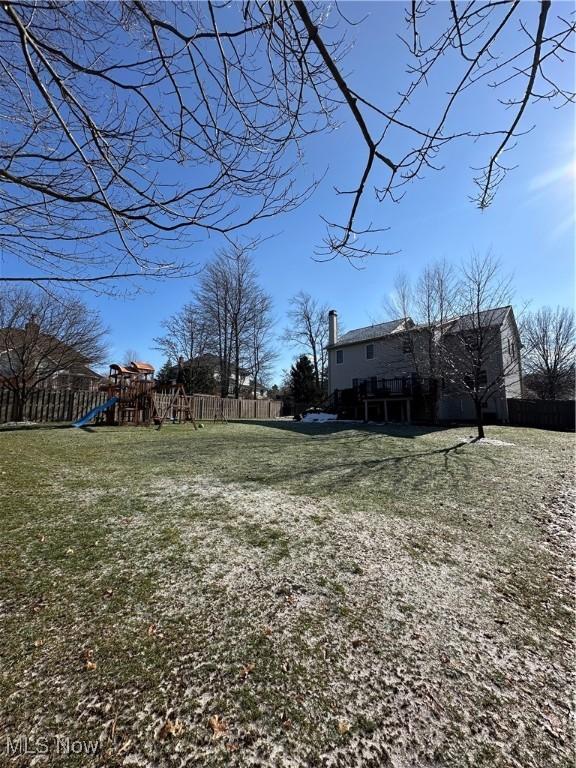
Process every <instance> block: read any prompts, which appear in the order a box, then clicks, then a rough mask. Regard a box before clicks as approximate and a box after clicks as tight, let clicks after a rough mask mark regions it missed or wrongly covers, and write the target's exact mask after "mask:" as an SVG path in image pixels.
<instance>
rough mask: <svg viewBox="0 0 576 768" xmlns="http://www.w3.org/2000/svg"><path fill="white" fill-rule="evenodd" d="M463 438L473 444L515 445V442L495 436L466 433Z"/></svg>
mask: <svg viewBox="0 0 576 768" xmlns="http://www.w3.org/2000/svg"><path fill="white" fill-rule="evenodd" d="M462 440H463V442H465V443H470V444H471V445H510V446H514V445H515V443H508V442H506V441H505V440H496V439H495V438H493V437H474V435H466V437H462Z"/></svg>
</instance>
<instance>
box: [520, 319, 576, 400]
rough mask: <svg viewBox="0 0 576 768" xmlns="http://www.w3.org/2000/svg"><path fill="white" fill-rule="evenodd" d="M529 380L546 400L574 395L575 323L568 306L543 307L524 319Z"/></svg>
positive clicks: (523, 330)
mask: <svg viewBox="0 0 576 768" xmlns="http://www.w3.org/2000/svg"><path fill="white" fill-rule="evenodd" d="M522 333H523V341H524V345H525V352H524V370H525V372H526V382H527V384H528V386H529V388H530V390H532V391H533V392H535V393H536V396H537V397H538V398H540V399H543V400H559V399H563V398H573V397H574V374H575V365H576V324H575V321H574V312H573V310H571V309H568V308H567V307H556V309H552V308H551V307H542V308H541V309H538V310H537V311H536V312H530V313H529V314H527V316H526V317H525V318H524V322H523V326H522Z"/></svg>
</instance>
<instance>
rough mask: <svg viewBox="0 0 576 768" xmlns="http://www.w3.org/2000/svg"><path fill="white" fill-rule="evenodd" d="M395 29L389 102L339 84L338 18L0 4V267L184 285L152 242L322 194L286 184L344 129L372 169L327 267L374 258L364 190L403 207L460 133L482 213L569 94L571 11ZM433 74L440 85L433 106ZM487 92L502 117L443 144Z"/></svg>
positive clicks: (261, 10) (497, 8)
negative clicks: (155, 278) (303, 160)
mask: <svg viewBox="0 0 576 768" xmlns="http://www.w3.org/2000/svg"><path fill="white" fill-rule="evenodd" d="M346 12H349V9H348V8H346ZM396 32H398V33H399V34H403V35H404V36H405V42H406V56H407V66H408V76H407V80H406V82H404V83H399V84H398V87H395V88H393V89H392V90H391V93H394V94H395V96H394V99H393V100H392V101H391V102H390V103H381V102H380V101H374V100H373V94H366V93H363V91H362V83H355V82H354V79H353V77H351V76H349V75H348V74H347V71H346V68H345V62H346V56H345V53H346V48H345V45H344V43H345V40H346V35H347V36H348V38H349V39H352V38H356V39H358V40H360V41H361V38H362V25H361V24H360V25H358V26H356V25H355V23H353V22H352V21H349V20H348V19H347V18H346V17H345V16H344V13H343V10H342V9H341V8H339V7H338V6H337V5H331V4H324V3H312V2H308V3H304V2H298V1H295V2H274V3H272V2H270V3H268V2H266V3H263V2H250V3H243V4H241V3H232V4H229V3H223V4H221V3H215V2H207V3H191V2H181V3H176V2H169V3H160V2H158V3H157V2H147V1H146V0H134V2H98V3H96V2H66V1H63V2H55V1H52V0H20V1H18V2H6V3H3V4H2V6H1V9H0V36H1V37H0V39H1V43H2V44H1V46H0V72H1V78H2V81H1V82H2V89H1V91H0V108H1V113H0V114H1V117H0V120H1V132H0V185H1V187H0V189H1V192H2V194H1V197H0V249H1V251H2V253H3V254H4V257H5V258H6V256H7V257H8V258H9V259H10V263H14V262H13V260H14V261H15V260H18V261H20V262H24V263H26V264H28V265H29V267H30V268H31V269H32V272H31V277H34V278H35V279H37V280H40V279H44V280H46V279H50V280H55V279H57V280H61V281H62V280H64V281H67V280H77V279H78V278H79V277H80V278H81V279H82V280H83V281H84V283H85V284H88V283H89V281H93V280H98V279H102V278H106V279H109V277H110V276H112V277H114V278H116V277H118V276H121V275H130V274H152V275H170V274H174V273H178V272H179V271H180V270H181V269H182V268H183V266H185V264H186V262H187V257H182V256H181V253H182V251H178V250H175V251H174V256H173V257H172V258H171V259H170V260H168V261H167V260H166V258H165V256H164V257H162V258H161V257H160V256H159V255H158V253H159V251H158V250H156V249H155V247H154V246H156V245H157V243H158V242H159V240H160V241H163V242H164V243H165V242H166V241H168V242H170V243H172V244H173V245H174V246H179V247H181V248H182V247H188V246H189V244H190V243H191V242H193V241H194V239H195V238H199V237H204V236H205V235H206V234H207V233H215V234H218V235H220V236H225V237H226V236H230V235H231V234H232V233H235V232H237V231H238V230H240V229H241V228H243V227H245V226H248V225H249V224H251V223H253V222H256V221H257V220H259V219H261V218H263V217H271V216H275V215H277V214H279V213H281V212H283V211H286V210H289V209H291V208H293V207H294V206H295V205H297V204H298V203H299V202H300V201H302V199H304V198H305V197H306V196H307V195H308V193H309V192H310V191H311V190H312V189H313V187H314V182H312V183H311V184H310V185H309V186H305V185H304V186H302V185H299V184H298V183H297V181H298V174H297V169H298V165H299V160H300V152H301V149H302V147H303V140H304V139H305V138H306V137H308V136H310V135H311V134H315V133H317V132H319V131H323V130H326V129H329V128H331V127H333V126H335V125H336V124H338V121H347V122H351V124H353V125H355V126H356V127H357V130H358V140H359V142H361V143H362V144H363V146H364V148H365V161H364V163H363V166H362V167H360V168H359V169H358V173H357V175H356V177H355V178H352V179H350V183H349V185H348V188H347V189H345V190H336V194H342V195H346V196H347V197H346V198H345V199H346V200H349V206H348V208H347V212H346V213H345V214H344V216H343V218H342V220H333V219H332V217H331V216H329V215H326V219H325V220H326V225H327V231H326V237H325V239H324V243H323V248H322V250H323V252H324V253H325V254H326V255H328V256H329V257H331V256H334V255H337V254H342V255H344V256H346V257H354V256H357V255H363V254H365V253H367V252H371V251H373V250H375V249H374V248H373V247H371V246H370V245H369V244H368V242H366V240H365V238H364V237H362V235H367V234H368V233H369V232H371V231H373V230H372V227H371V226H370V225H369V224H367V223H365V222H363V216H362V198H363V196H364V195H365V194H367V193H368V192H370V191H374V192H375V194H376V196H377V198H378V199H379V200H381V201H385V200H387V199H390V200H396V199H398V197H399V196H400V195H401V194H402V188H403V187H404V185H406V184H407V183H409V182H411V181H413V180H415V179H418V178H419V177H420V176H421V174H422V172H424V171H425V170H427V169H431V168H434V167H435V166H436V164H437V163H439V154H440V153H441V150H442V149H443V148H444V147H445V145H446V144H448V143H449V142H451V141H454V140H456V139H464V138H474V139H475V138H478V137H479V136H483V137H484V138H486V140H487V142H488V143H487V147H486V162H485V165H484V167H483V168H482V169H481V170H480V171H478V172H477V173H476V179H475V181H476V184H477V195H476V201H477V203H478V205H480V206H481V207H485V206H487V205H489V204H490V203H491V201H492V199H493V197H494V194H495V192H496V189H497V187H498V185H499V184H500V182H501V181H502V180H503V178H504V176H505V174H506V170H507V163H506V162H505V161H504V157H505V153H506V152H507V151H508V150H510V149H511V148H512V147H513V144H514V142H515V141H516V137H517V136H519V135H520V134H521V132H522V131H523V130H526V129H527V128H529V127H530V125H529V124H527V123H526V113H527V112H528V111H529V108H530V106H531V105H533V103H534V102H536V101H539V100H543V99H544V100H547V101H550V102H551V104H552V105H553V106H561V105H563V104H565V103H566V102H568V101H572V100H573V97H574V95H573V93H572V92H571V90H570V89H569V88H568V87H567V86H566V85H565V84H563V83H562V82H561V80H562V77H565V78H567V79H568V80H569V81H570V78H571V62H570V61H566V59H567V57H568V56H569V55H570V53H571V51H570V46H571V43H572V40H571V39H570V37H571V35H573V33H574V23H573V20H572V19H571V18H569V8H568V7H567V6H566V5H564V4H562V3H558V4H557V6H556V7H555V8H552V6H551V3H550V2H549V0H542V1H541V2H539V3H520V2H518V0H501V1H500V2H468V3H462V4H459V3H454V2H450V3H448V2H446V3H439V4H437V5H435V4H434V3H429V2H412V3H408V4H407V7H406V18H405V28H404V29H403V30H400V29H399V30H396ZM385 57H386V52H385V50H384V51H383V53H382V69H383V71H385V69H386V58H385ZM438 71H439V72H440V73H443V75H442V77H443V78H446V77H447V75H446V73H447V72H448V73H449V75H448V80H446V81H445V82H449V87H448V88H446V87H445V86H443V91H442V94H441V97H438V98H435V100H434V102H433V105H432V107H430V105H429V103H428V102H429V101H430V99H429V94H427V93H426V91H427V89H428V88H429V87H430V84H431V83H433V82H434V79H435V77H436V74H437V72H438ZM564 72H567V73H568V74H566V75H565V74H564ZM442 82H444V80H443V81H442ZM484 84H490V85H491V86H492V87H493V89H494V100H495V103H497V102H498V100H504V101H505V102H506V103H507V105H508V107H509V109H508V110H506V111H505V112H504V113H503V112H502V111H501V110H500V111H495V112H494V121H495V124H493V125H490V126H486V125H482V126H479V125H474V124H472V125H469V126H467V127H466V128H464V129H462V128H461V127H459V128H458V129H457V130H456V129H454V130H453V127H454V125H456V124H457V125H458V126H460V125H461V122H458V123H456V124H455V123H453V122H452V117H453V114H454V113H456V112H457V111H458V108H459V107H460V104H461V101H462V98H463V96H464V94H465V93H467V92H468V91H470V89H477V88H481V87H482V86H483V85H484ZM397 91H401V92H400V94H399V95H398V94H397ZM421 98H422V99H424V102H425V103H427V106H426V108H425V109H421V110H420V111H415V110H414V105H417V104H418V100H419V99H421ZM426 99H428V102H426ZM424 116H425V117H424ZM161 252H162V253H165V249H161ZM178 254H180V255H178ZM9 278H10V275H4V278H3V279H9ZM19 279H21V278H19Z"/></svg>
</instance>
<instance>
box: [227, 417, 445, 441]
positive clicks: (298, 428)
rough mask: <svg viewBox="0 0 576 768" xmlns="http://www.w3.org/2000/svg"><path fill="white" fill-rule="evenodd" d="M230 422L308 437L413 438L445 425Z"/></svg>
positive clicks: (441, 429) (358, 422)
mask: <svg viewBox="0 0 576 768" xmlns="http://www.w3.org/2000/svg"><path fill="white" fill-rule="evenodd" d="M230 423H231V424H245V425H250V426H258V427H268V428H272V429H279V430H283V431H285V432H291V433H293V434H300V435H307V436H310V437H322V436H329V435H337V434H338V433H342V432H350V431H354V432H366V433H369V434H374V435H390V437H405V438H409V439H414V438H417V437H422V435H427V434H430V433H434V432H444V431H446V427H438V426H435V425H427V424H403V423H395V422H387V423H385V424H384V423H383V424H373V423H366V422H363V421H325V422H305V421H281V420H278V421H276V420H274V419H271V420H270V421H266V420H265V419H264V420H259V419H250V420H246V419H243V420H235V421H232V420H231V421H230Z"/></svg>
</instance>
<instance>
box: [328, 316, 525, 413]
mask: <svg viewBox="0 0 576 768" xmlns="http://www.w3.org/2000/svg"><path fill="white" fill-rule="evenodd" d="M328 324H329V343H328V386H329V394H330V395H331V396H332V397H333V398H334V399H335V401H337V402H338V403H339V404H340V405H342V404H344V407H345V408H344V409H345V411H346V413H347V415H349V416H353V417H355V418H366V419H370V420H382V421H411V420H412V419H413V418H421V417H424V416H425V415H427V416H430V412H429V409H428V411H427V412H426V414H425V410H426V408H425V407H424V406H425V405H426V400H427V399H428V403H429V402H430V399H431V398H435V399H437V403H438V410H437V416H438V418H439V419H441V420H447V421H458V420H466V421H468V420H473V419H474V403H473V401H472V399H471V397H469V396H468V395H467V394H466V393H465V392H464V389H465V385H464V382H463V381H458V379H457V376H455V375H453V376H452V377H450V376H448V375H446V377H445V376H444V375H442V376H441V377H440V376H434V375H432V374H433V372H431V371H430V370H429V356H427V352H426V350H427V349H428V344H429V343H430V340H432V343H434V344H438V343H442V344H443V345H445V347H444V349H445V350H446V351H447V352H451V353H452V360H454V358H455V356H456V355H455V350H457V349H458V347H459V346H462V343H463V342H465V343H467V342H466V340H467V337H468V336H470V335H471V330H472V328H473V326H474V323H473V321H472V320H471V316H462V317H457V318H451V319H450V320H448V321H446V322H445V323H444V324H443V325H442V328H441V333H440V332H439V330H438V329H437V328H436V329H430V328H429V327H426V326H417V325H415V324H414V322H413V321H412V320H411V319H410V318H399V319H397V320H391V321H389V322H386V323H379V324H377V325H370V326H366V327H364V328H357V329H355V330H352V331H348V333H345V334H344V335H343V336H339V335H338V317H337V313H336V312H335V311H334V310H331V311H330V313H329V316H328ZM480 325H481V327H482V328H484V327H486V328H489V329H490V340H491V343H490V351H489V354H487V355H486V359H485V360H483V362H482V366H483V367H482V370H481V371H480V377H481V380H482V381H485V382H486V386H487V387H488V388H489V389H487V396H486V398H485V403H483V406H482V407H483V411H484V414H485V417H486V419H487V420H497V421H502V422H506V421H508V407H507V398H511V397H521V392H522V389H521V362H520V348H521V343H520V337H519V334H518V328H517V326H516V321H515V319H514V313H513V310H512V307H501V308H497V309H494V310H487V311H486V312H483V313H481V315H480ZM440 336H441V338H442V341H441V342H437V341H435V339H436V338H439V337H440ZM461 378H462V379H464V378H466V377H465V376H463V375H462V376H461Z"/></svg>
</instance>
